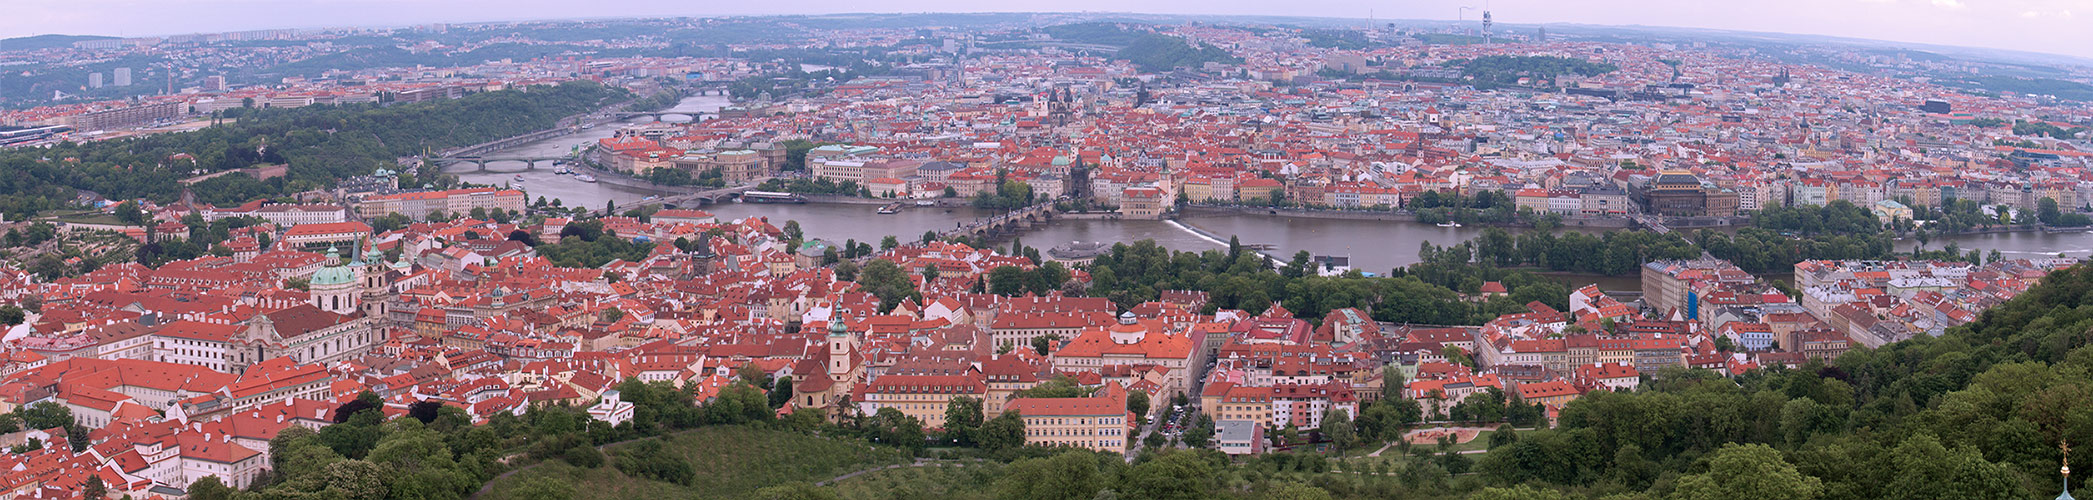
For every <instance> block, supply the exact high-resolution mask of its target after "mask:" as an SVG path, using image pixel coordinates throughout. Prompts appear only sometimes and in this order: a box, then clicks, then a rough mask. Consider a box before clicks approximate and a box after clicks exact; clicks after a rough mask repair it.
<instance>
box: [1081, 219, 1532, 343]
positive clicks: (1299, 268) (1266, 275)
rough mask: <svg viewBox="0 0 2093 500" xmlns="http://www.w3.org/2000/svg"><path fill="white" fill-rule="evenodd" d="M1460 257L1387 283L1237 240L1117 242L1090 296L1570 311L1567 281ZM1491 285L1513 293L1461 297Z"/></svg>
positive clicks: (1446, 319) (1318, 309) (1101, 262)
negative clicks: (1180, 247)
mask: <svg viewBox="0 0 2093 500" xmlns="http://www.w3.org/2000/svg"><path fill="white" fill-rule="evenodd" d="M1449 255H1450V254H1449ZM1456 260H1458V259H1450V260H1445V261H1428V262H1426V263H1424V264H1419V265H1417V266H1412V267H1410V268H1406V269H1398V270H1396V272H1397V275H1396V276H1391V277H1385V278H1369V277H1364V276H1361V275H1359V274H1358V273H1352V274H1349V275H1345V276H1327V277H1326V276H1318V275H1317V273H1316V271H1317V266H1316V264H1315V263H1314V262H1313V261H1312V260H1311V259H1310V257H1309V255H1308V252H1300V253H1297V254H1295V255H1294V256H1293V259H1292V260H1290V261H1288V262H1286V263H1284V264H1275V263H1273V262H1272V261H1271V260H1270V259H1266V258H1264V257H1263V256H1262V255H1259V254H1257V253H1256V252H1253V251H1249V250H1246V249H1244V248H1242V246H1241V245H1240V244H1235V243H1231V245H1230V248H1229V250H1227V251H1221V250H1208V251H1205V252H1199V253H1194V252H1173V251H1170V250H1169V249H1166V248H1163V247H1161V246H1158V245H1156V244H1155V242H1154V241H1151V240H1142V241H1139V242H1136V243H1133V244H1125V243H1121V244H1118V245H1113V247H1112V250H1111V251H1110V252H1108V253H1106V254H1105V255H1102V256H1099V257H1098V258H1097V260H1096V261H1094V262H1092V263H1091V264H1090V275H1091V282H1090V286H1089V289H1088V290H1087V291H1086V292H1085V293H1087V294H1088V295H1090V296H1094V297H1106V298H1110V299H1112V301H1113V302H1114V303H1117V304H1119V305H1120V306H1121V307H1126V308H1131V307H1133V306H1134V305H1137V304H1140V303H1142V302H1146V301H1150V300H1155V299H1156V298H1157V297H1158V296H1159V295H1160V293H1161V292H1163V291H1166V290H1200V291H1205V292H1207V293H1208V294H1209V295H1208V304H1207V306H1208V308H1209V309H1215V308H1228V309H1242V310H1246V311H1250V312H1252V313H1259V312H1263V311H1264V310H1265V309H1266V308H1269V307H1271V306H1272V305H1273V304H1283V305H1284V306H1285V307H1286V308H1287V309H1288V310H1291V311H1293V312H1294V313H1295V314H1296V315H1298V316H1300V317H1301V318H1304V319H1309V320H1311V321H1320V320H1321V319H1322V317H1323V315H1324V314H1326V313H1328V312H1329V311H1330V310H1332V309H1338V308H1345V307H1357V308H1361V309H1365V310H1368V311H1371V312H1372V314H1373V317H1374V319H1377V320H1381V321H1394V322H1403V323H1428V324H1444V325H1477V324H1482V323H1483V322H1484V321H1488V320H1489V319H1491V318H1495V317H1497V316H1500V315H1503V314H1507V313H1512V312H1519V311H1523V310H1525V304H1526V303H1529V302H1533V301H1540V302H1543V303H1547V304H1550V305H1552V306H1553V307H1557V308H1564V307H1566V306H1567V304H1566V302H1565V301H1566V300H1568V299H1567V297H1568V296H1569V291H1568V290H1566V289H1564V287H1563V285H1562V284H1561V283H1559V282H1556V281H1553V280H1549V279H1547V278H1545V277H1541V276H1539V275H1536V274H1533V273H1531V272H1523V271H1507V270H1502V269H1496V268H1490V267H1487V266H1472V265H1469V264H1467V263H1466V261H1465V260H1458V262H1456ZM1275 270H1276V271H1277V272H1274V271H1275ZM1486 281H1500V282H1503V283H1504V285H1505V287H1506V288H1507V289H1508V290H1510V291H1511V293H1510V294H1509V295H1508V296H1504V297H1497V298H1493V299H1491V300H1489V301H1485V302H1464V301H1462V300H1460V299H1461V293H1463V292H1468V293H1473V292H1475V291H1476V289H1477V288H1479V287H1481V285H1482V283H1483V282H1486Z"/></svg>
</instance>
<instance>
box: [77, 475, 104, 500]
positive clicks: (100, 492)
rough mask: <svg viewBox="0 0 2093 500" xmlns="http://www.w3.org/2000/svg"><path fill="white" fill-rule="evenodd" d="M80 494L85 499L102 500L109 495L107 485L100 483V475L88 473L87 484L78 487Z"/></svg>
mask: <svg viewBox="0 0 2093 500" xmlns="http://www.w3.org/2000/svg"><path fill="white" fill-rule="evenodd" d="M80 494H81V496H82V498H86V499H87V500H102V499H104V498H108V497H109V485H107V484H102V476H99V475H89V476H87V484H85V485H82V486H81V487H80Z"/></svg>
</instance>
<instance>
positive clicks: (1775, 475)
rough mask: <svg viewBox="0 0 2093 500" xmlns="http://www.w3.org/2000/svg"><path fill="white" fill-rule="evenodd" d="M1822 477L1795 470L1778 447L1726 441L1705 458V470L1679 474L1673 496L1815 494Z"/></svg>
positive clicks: (1721, 498) (1722, 498)
mask: <svg viewBox="0 0 2093 500" xmlns="http://www.w3.org/2000/svg"><path fill="white" fill-rule="evenodd" d="M1822 489H1823V484H1822V481H1820V480H1818V479H1817V478H1815V477H1810V476H1807V475H1803V474H1802V473H1800V472H1796V471H1795V466H1794V465H1793V464H1789V463H1788V462H1787V460H1785V459H1783V458H1781V453H1780V451H1778V450H1775V449H1773V448H1772V447H1768V446H1766V445H1763V444H1734V443H1732V444H1726V445H1723V447H1722V448H1721V449H1717V450H1715V453H1714V455H1712V456H1711V457H1710V458H1709V459H1708V471H1707V472H1705V473H1700V474H1691V475H1687V476H1683V477H1680V478H1679V482H1678V485H1677V489H1675V490H1674V491H1673V492H1672V495H1671V497H1672V498H1673V499H1675V500H1727V499H1737V498H1792V499H1801V500H1807V499H1811V498H1816V497H1817V495H1818V493H1820V492H1821V491H1822Z"/></svg>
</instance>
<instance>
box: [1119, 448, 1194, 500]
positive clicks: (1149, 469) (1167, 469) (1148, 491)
mask: <svg viewBox="0 0 2093 500" xmlns="http://www.w3.org/2000/svg"><path fill="white" fill-rule="evenodd" d="M1201 453H1215V452H1212V451H1206V452H1200V451H1188V450H1172V451H1163V452H1161V453H1158V454H1157V455H1156V458H1155V459H1153V460H1149V461H1146V462H1142V463H1141V464H1140V465H1136V466H1134V467H1133V468H1131V469H1128V470H1127V472H1126V476H1125V477H1124V478H1123V479H1122V480H1121V481H1120V484H1121V488H1120V491H1123V492H1125V494H1126V495H1127V496H1128V497H1130V498H1153V499H1159V500H1170V499H1185V500H1193V499H1200V498H1207V497H1209V496H1211V495H1212V494H1213V490H1214V488H1215V487H1216V486H1217V485H1216V484H1215V476H1214V465H1213V464H1212V463H1210V462H1208V461H1207V460H1206V459H1205V458H1204V457H1203V456H1202V455H1201Z"/></svg>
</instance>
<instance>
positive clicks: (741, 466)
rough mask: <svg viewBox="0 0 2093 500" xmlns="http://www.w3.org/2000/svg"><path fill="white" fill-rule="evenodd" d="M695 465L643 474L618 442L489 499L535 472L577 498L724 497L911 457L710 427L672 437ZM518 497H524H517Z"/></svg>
mask: <svg viewBox="0 0 2093 500" xmlns="http://www.w3.org/2000/svg"><path fill="white" fill-rule="evenodd" d="M662 439H665V440H666V441H665V442H666V443H667V444H668V447H669V449H670V450H672V451H674V452H676V453H680V454H682V455H683V457H684V459H685V460H686V461H687V462H689V463H690V465H691V468H693V469H695V470H696V480H695V481H693V482H692V484H691V486H683V485H679V484H671V483H665V482H660V481H652V480H646V479H638V478H633V477H630V476H627V475H625V474H624V473H623V472H620V471H618V469H617V467H616V466H615V465H613V464H614V463H615V462H614V460H615V458H614V457H615V455H616V450H617V448H618V446H619V445H613V446H611V447H610V448H609V449H607V450H605V452H604V454H605V455H606V458H610V460H609V461H606V463H605V464H604V466H603V467H598V468H595V469H581V468H578V467H575V466H572V465H568V464H567V463H566V462H563V461H559V460H552V461H548V462H546V463H544V464H541V465H539V466H538V467H537V468H534V469H531V470H527V471H522V472H518V473H516V474H514V475H511V476H509V477H505V478H502V479H499V480H496V481H495V483H494V485H493V489H492V490H491V491H490V492H489V493H490V494H489V495H488V498H492V499H507V498H518V497H516V496H511V495H510V494H509V492H510V490H512V489H514V488H515V487H516V486H517V485H520V484H522V483H523V482H524V480H526V479H529V478H533V477H559V478H563V479H566V480H567V481H569V482H570V483H571V484H573V485H574V499H575V500H595V499H602V500H612V499H630V498H718V499H733V498H742V497H746V496H748V495H749V494H750V493H754V492H755V491H756V490H758V489H762V488H764V487H768V486H775V485H779V484H786V483H812V482H816V481H824V480H828V479H831V478H834V477H836V476H840V475H843V474H845V473H849V472H853V471H857V470H861V469H867V468H871V467H876V466H881V465H887V464H896V463H902V462H905V461H907V460H908V459H907V457H906V456H905V454H904V453H902V452H900V451H898V450H895V449H893V448H884V447H881V448H874V447H873V446H872V445H871V444H869V443H866V442H864V441H861V440H856V439H832V438H827V437H821V436H813V435H807V434H801V433H797V432H791V431H779V430H771V429H760V428H753V427H743V426H718V427H705V428H700V429H697V430H693V431H690V432H686V433H682V434H675V435H672V436H669V437H666V438H662ZM518 500H523V499H520V498H518Z"/></svg>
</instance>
